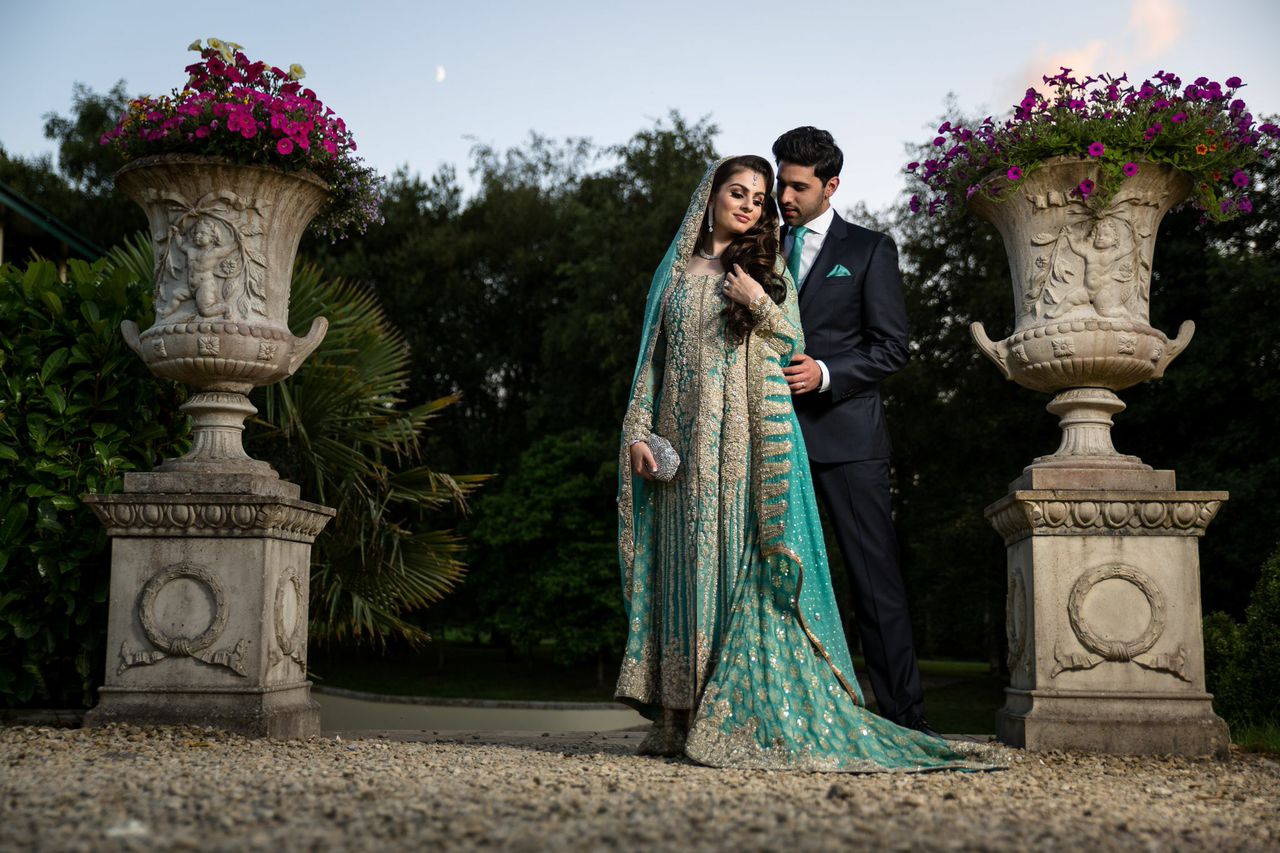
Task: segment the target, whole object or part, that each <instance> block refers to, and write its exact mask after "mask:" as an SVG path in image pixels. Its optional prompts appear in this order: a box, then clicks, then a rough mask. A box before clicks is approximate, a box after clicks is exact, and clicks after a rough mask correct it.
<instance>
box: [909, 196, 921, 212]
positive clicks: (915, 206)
mask: <svg viewBox="0 0 1280 853" xmlns="http://www.w3.org/2000/svg"><path fill="white" fill-rule="evenodd" d="M907 207H909V208H911V212H912V213H919V212H920V196H918V195H913V196H912V197H911V201H909V202H907Z"/></svg>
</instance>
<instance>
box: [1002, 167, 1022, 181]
mask: <svg viewBox="0 0 1280 853" xmlns="http://www.w3.org/2000/svg"><path fill="white" fill-rule="evenodd" d="M1004 176H1005V177H1006V178H1008V179H1009V180H1011V181H1020V180H1022V170H1021V169H1019V168H1018V167H1017V166H1010V167H1009V171H1007V172H1005V173H1004Z"/></svg>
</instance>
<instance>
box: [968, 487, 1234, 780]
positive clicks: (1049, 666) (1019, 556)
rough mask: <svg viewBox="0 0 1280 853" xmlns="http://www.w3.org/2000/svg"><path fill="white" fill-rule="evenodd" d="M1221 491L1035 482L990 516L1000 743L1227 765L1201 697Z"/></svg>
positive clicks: (1224, 740) (1220, 735) (1222, 734)
mask: <svg viewBox="0 0 1280 853" xmlns="http://www.w3.org/2000/svg"><path fill="white" fill-rule="evenodd" d="M1227 497H1228V496H1227V494H1226V493H1225V492H1188V491H1178V490H1177V489H1176V488H1175V483H1174V475H1173V472H1172V471H1149V470H1148V471H1143V470H1135V469H1127V470H1125V469H1117V470H1110V471H1108V470H1105V469H1097V468H1084V469H1079V470H1073V469H1056V468H1037V469H1029V470H1028V471H1027V472H1026V473H1024V475H1023V476H1022V477H1021V478H1019V480H1018V481H1015V482H1014V483H1013V484H1011V488H1010V493H1009V494H1008V495H1006V496H1005V497H1004V498H1002V499H1001V500H999V501H997V502H996V503H994V504H992V505H991V506H990V507H988V508H987V511H986V514H987V517H988V518H989V519H990V520H991V522H992V524H993V525H994V526H995V528H996V530H997V531H999V532H1000V534H1001V535H1002V536H1004V539H1005V546H1006V549H1007V556H1008V564H1007V570H1008V575H1007V576H1008V599H1007V608H1006V609H1007V623H1006V633H1007V637H1008V641H1009V661H1008V662H1009V671H1010V681H1011V685H1010V687H1009V688H1008V689H1007V690H1006V703H1005V707H1004V708H1003V709H1002V710H1001V711H1000V713H999V714H998V715H997V733H998V735H999V737H1000V739H1001V740H1002V741H1004V742H1005V743H1008V744H1011V745H1013V746H1020V747H1025V748H1027V749H1031V750H1053V749H1081V750H1092V751H1098V752H1110V753H1133V754H1152V753H1161V754H1163V753H1172V754H1181V755H1221V754H1223V753H1224V752H1225V750H1226V748H1227V745H1228V743H1229V736H1228V732H1227V726H1226V723H1224V722H1223V721H1222V720H1221V719H1220V718H1219V717H1217V716H1216V715H1215V714H1214V713H1213V706H1212V696H1210V695H1209V694H1208V693H1206V692H1205V682H1204V643H1203V637H1202V634H1201V611H1200V574H1199V572H1200V567H1199V537H1201V536H1203V535H1204V532H1205V528H1206V527H1207V526H1208V524H1209V522H1210V521H1212V520H1213V517H1214V516H1215V515H1216V513H1217V511H1218V509H1219V507H1220V506H1221V505H1222V503H1223V502H1224V501H1225V500H1226V499H1227Z"/></svg>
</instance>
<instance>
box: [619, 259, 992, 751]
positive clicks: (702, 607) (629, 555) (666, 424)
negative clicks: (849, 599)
mask: <svg viewBox="0 0 1280 853" xmlns="http://www.w3.org/2000/svg"><path fill="white" fill-rule="evenodd" d="M722 282H723V276H698V275H687V274H682V275H679V276H678V278H676V279H675V280H674V282H672V283H671V284H670V285H669V287H667V288H666V292H665V293H663V294H661V295H660V296H661V299H662V303H661V308H660V310H659V311H658V312H657V314H656V319H654V314H653V313H652V312H651V315H650V318H651V322H653V323H656V325H657V330H656V331H654V332H652V333H650V334H648V335H647V336H646V338H647V340H649V341H650V345H649V346H648V349H647V358H642V362H641V367H640V369H639V371H638V375H637V379H636V383H635V388H634V391H633V395H632V399H631V402H630V405H629V407H628V411H627V416H626V420H625V422H624V428H623V448H622V457H621V459H622V463H621V464H622V465H623V472H622V477H621V487H620V494H619V498H620V500H619V507H620V536H619V542H620V552H621V558H622V565H623V588H624V595H625V596H626V598H627V605H628V618H629V620H630V624H629V636H628V644H627V651H626V655H625V657H624V660H623V664H622V671H621V676H620V678H619V681H618V687H617V695H618V697H619V699H621V700H623V701H626V702H628V703H630V704H632V705H633V706H635V707H637V708H639V709H640V710H641V711H642V712H643V713H645V714H646V716H649V717H650V718H651V719H655V720H658V721H659V729H657V730H655V732H656V734H657V735H658V736H659V738H661V736H662V735H663V733H664V732H665V736H666V737H668V738H670V739H672V740H673V741H675V742H676V744H677V745H676V746H675V749H678V748H679V747H678V742H679V740H681V739H683V738H684V735H685V728H686V727H687V740H686V741H685V742H684V751H685V753H686V754H687V755H688V756H689V757H690V758H692V759H694V760H695V761H698V762H700V763H702V764H707V765H711V766H715V767H737V768H771V769H786V768H790V769H807V770H833V771H863V772H867V771H886V770H899V771H902V770H928V769H947V768H956V769H959V768H976V767H981V766H984V765H978V764H974V763H972V762H970V761H968V760H967V759H966V758H965V757H964V756H963V755H961V754H959V753H957V752H956V751H955V750H953V749H952V748H951V747H950V746H949V745H948V744H947V743H946V742H944V741H942V740H939V739H936V738H932V737H929V736H927V735H924V734H921V733H919V732H916V731H912V730H909V729H904V728H901V727H899V726H897V725H894V724H893V723H891V722H889V721H887V720H885V719H883V718H881V717H879V716H877V715H876V714H873V713H871V712H870V711H868V710H867V709H866V708H865V707H864V702H863V698H862V694H861V692H860V690H859V687H858V684H857V681H856V679H855V678H854V676H853V664H852V662H851V660H850V658H849V652H848V647H847V645H846V643H845V639H844V634H843V631H842V627H841V623H840V618H839V615H838V612H837V610H836V605H835V599H834V595H833V593H832V589H831V579H830V574H829V570H828V567H827V561H826V552H825V550H824V545H823V540H822V529H821V525H820V523H819V520H818V511H817V505H816V503H815V500H814V493H813V486H812V481H811V479H810V475H809V470H808V464H807V458H806V455H805V451H804V440H803V438H802V437H801V434H800V430H799V426H798V424H797V423H796V420H795V414H794V411H793V410H792V407H791V397H790V393H789V391H788V388H787V385H786V381H785V379H784V378H783V375H782V365H783V364H785V363H787V362H789V361H790V359H791V356H792V354H793V353H794V352H798V351H800V350H801V349H802V348H803V345H804V343H803V335H802V333H801V331H800V322H799V310H798V307H797V303H796V298H795V289H794V286H793V285H792V284H791V282H790V279H789V278H788V279H787V290H788V293H787V298H786V300H785V301H784V302H783V304H782V305H775V304H773V303H772V302H767V303H766V304H765V305H764V307H763V308H761V309H760V310H759V311H758V312H757V314H756V318H755V319H756V327H755V329H754V331H753V332H752V333H751V335H750V336H749V337H748V339H747V341H746V342H743V343H740V344H737V345H734V344H732V343H730V342H729V341H728V340H727V338H726V335H725V320H724V318H723V317H722V316H721V309H722V308H723V307H724V304H725V303H724V299H723V297H722V296H721V295H720V288H721V284H722ZM651 430H652V431H653V432H656V433H658V434H659V435H661V436H663V437H665V438H667V439H668V440H670V441H671V442H672V444H674V445H675V447H676V449H677V450H678V451H679V453H680V455H681V466H680V470H679V472H678V473H677V475H676V478H675V479H674V480H672V481H671V482H670V483H648V482H645V481H643V480H640V479H638V478H637V479H633V478H631V476H630V474H629V471H628V470H627V468H626V457H627V447H626V446H627V443H628V442H629V441H630V440H632V439H635V438H644V437H646V436H647V435H648V434H649V432H650V431H651ZM664 709H665V710H664Z"/></svg>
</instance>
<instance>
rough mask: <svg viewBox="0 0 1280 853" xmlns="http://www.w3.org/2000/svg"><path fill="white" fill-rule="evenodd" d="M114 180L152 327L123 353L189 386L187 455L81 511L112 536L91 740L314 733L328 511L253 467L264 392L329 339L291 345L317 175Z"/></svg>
mask: <svg viewBox="0 0 1280 853" xmlns="http://www.w3.org/2000/svg"><path fill="white" fill-rule="evenodd" d="M116 181H117V184H118V186H119V187H120V188H121V190H123V191H124V193H125V194H126V195H128V196H129V197H130V198H132V199H133V200H134V201H136V202H137V203H138V204H139V205H141V206H142V208H143V209H144V210H145V211H146V214H147V220H148V223H149V225H150V232H151V240H152V246H153V249H154V253H155V270H154V276H155V279H154V281H155V323H154V324H153V325H152V326H151V327H150V328H148V329H147V330H146V331H139V330H138V327H137V326H136V325H135V324H133V323H131V322H125V323H124V324H123V327H122V331H123V333H124V337H125V340H126V341H127V342H128V344H129V346H130V347H132V348H133V350H134V351H135V352H137V353H138V355H139V356H141V357H142V359H143V361H145V362H146V364H147V366H148V367H149V368H150V369H151V371H152V372H153V373H154V374H156V375H157V376H161V377H164V378H166V379H176V380H178V381H180V382H185V383H187V384H188V385H190V386H192V388H194V390H195V393H194V394H192V395H191V398H190V399H189V400H188V401H187V402H186V403H185V404H183V406H182V408H183V410H184V411H186V412H187V413H189V414H190V415H191V418H192V422H193V427H194V429H193V432H194V438H193V444H192V448H191V451H190V452H189V453H187V454H186V455H185V456H182V457H181V458H178V459H170V460H167V461H166V462H164V463H163V464H161V465H160V466H158V467H157V468H156V470H155V471H140V472H130V473H127V474H126V475H125V477H124V489H123V491H122V492H121V493H118V494H108V495H86V496H85V501H86V503H88V504H89V505H90V506H91V507H92V508H93V510H94V512H95V513H96V514H97V515H98V517H99V518H100V519H101V520H102V522H103V524H104V525H105V526H106V528H107V533H108V535H109V536H110V537H111V538H112V567H111V595H110V613H109V616H108V624H107V644H108V649H109V653H108V658H107V670H106V683H105V684H104V685H103V686H102V688H101V689H100V693H99V696H100V701H99V703H98V705H97V707H95V708H93V709H92V710H91V711H90V712H89V713H88V714H87V715H86V718H85V722H86V725H90V726H96V725H106V724H110V723H117V722H125V723H133V724H155V723H161V724H182V725H214V726H218V727H221V728H225V729H230V730H232V731H236V732H240V733H242V734H246V735H251V736H266V737H280V738H286V737H308V736H311V735H314V734H317V733H318V732H319V730H320V717H319V709H318V706H317V704H316V702H315V700H314V699H312V698H311V695H310V682H308V681H307V680H306V676H307V662H306V651H307V620H308V612H309V611H308V605H309V595H310V585H309V577H310V566H311V545H312V543H313V542H314V541H315V538H316V536H317V535H319V533H320V531H321V530H322V529H323V528H324V527H325V525H326V524H327V523H328V521H329V519H330V518H332V517H333V516H334V510H332V509H330V508H329V507H325V506H320V505H318V504H314V503H310V502H308V501H304V500H300V499H299V494H300V489H299V487H298V485H297V484H295V483H290V482H287V481H285V480H282V479H280V477H279V476H278V475H277V474H276V472H275V471H274V470H273V469H272V468H271V466H270V465H268V464H267V463H265V462H261V461H257V460H254V459H251V458H249V456H248V454H246V453H245V451H244V448H243V446H242V442H241V435H242V432H243V430H244V420H245V418H246V417H248V416H250V415H252V414H254V412H255V411H256V410H255V408H254V407H253V405H252V404H251V403H250V402H249V399H248V397H247V396H246V395H247V394H248V393H249V392H250V391H251V390H252V389H253V388H255V387H257V386H261V385H267V384H270V383H273V382H278V381H279V380H281V379H284V378H285V377H287V376H290V375H292V374H293V372H294V371H296V370H297V369H298V366H299V365H300V364H301V363H302V361H303V359H305V358H306V357H307V356H308V355H310V354H311V352H312V351H313V350H314V349H315V348H316V346H318V345H319V344H320V342H321V340H323V338H324V335H325V331H326V329H327V328H328V323H327V322H326V321H325V320H324V319H317V320H315V321H314V322H313V323H312V326H311V329H310V331H309V332H308V333H307V335H306V337H303V338H297V337H295V336H294V335H292V334H291V333H290V331H289V326H288V320H289V290H290V278H291V275H292V271H293V260H294V256H295V254H296V252H297V248H298V242H299V240H300V239H301V237H302V233H303V230H304V229H305V228H306V227H307V225H308V223H309V222H310V221H311V219H312V217H313V216H315V214H316V213H317V211H318V210H319V209H320V208H321V206H322V205H323V204H324V203H325V201H326V200H327V199H328V191H327V189H326V186H325V184H324V183H323V182H321V181H320V180H318V179H316V178H315V177H313V176H311V175H310V174H309V173H306V172H291V173H286V172H284V171H281V170H278V169H272V168H265V167H260V166H246V165H238V164H233V163H230V162H227V161H222V160H217V159H214V158H208V157H201V156H194V155H165V156H160V157H150V158H143V159H139V160H136V161H134V162H132V163H130V164H129V165H127V166H125V167H124V168H123V169H122V170H120V172H119V173H118V174H117V176H116Z"/></svg>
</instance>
